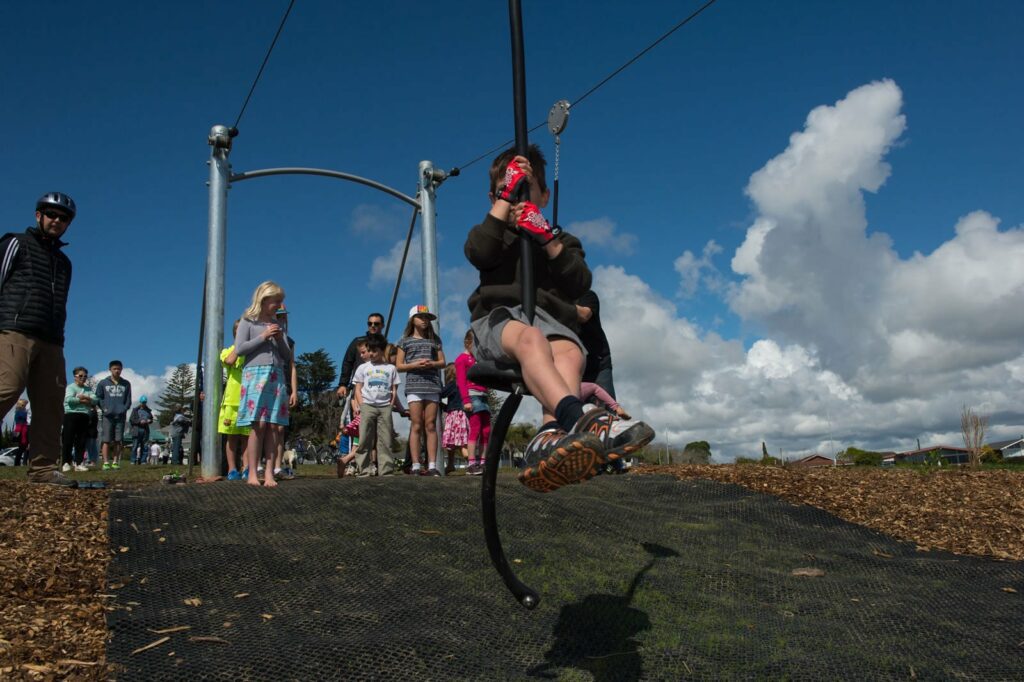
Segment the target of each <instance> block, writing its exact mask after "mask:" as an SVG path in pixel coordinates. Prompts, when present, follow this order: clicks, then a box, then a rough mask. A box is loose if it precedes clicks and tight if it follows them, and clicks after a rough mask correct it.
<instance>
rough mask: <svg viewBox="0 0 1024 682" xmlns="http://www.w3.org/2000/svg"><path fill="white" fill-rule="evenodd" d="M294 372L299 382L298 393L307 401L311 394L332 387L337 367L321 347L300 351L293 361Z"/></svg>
mask: <svg viewBox="0 0 1024 682" xmlns="http://www.w3.org/2000/svg"><path fill="white" fill-rule="evenodd" d="M295 374H296V378H297V379H298V384H299V395H301V396H302V397H304V398H305V399H306V400H307V401H309V400H310V399H311V398H312V397H313V396H316V395H319V394H320V393H323V392H324V391H326V390H328V389H330V388H333V387H334V377H335V376H336V375H337V367H335V365H334V361H332V360H331V357H330V356H329V355H328V354H327V351H326V350H324V349H323V348H317V349H316V350H315V351H313V352H312V353H302V354H301V355H299V357H298V358H297V360H296V362H295Z"/></svg>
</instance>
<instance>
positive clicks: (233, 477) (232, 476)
mask: <svg viewBox="0 0 1024 682" xmlns="http://www.w3.org/2000/svg"><path fill="white" fill-rule="evenodd" d="M228 480H229V481H241V480H242V474H240V473H238V469H233V470H231V471H229V472H228Z"/></svg>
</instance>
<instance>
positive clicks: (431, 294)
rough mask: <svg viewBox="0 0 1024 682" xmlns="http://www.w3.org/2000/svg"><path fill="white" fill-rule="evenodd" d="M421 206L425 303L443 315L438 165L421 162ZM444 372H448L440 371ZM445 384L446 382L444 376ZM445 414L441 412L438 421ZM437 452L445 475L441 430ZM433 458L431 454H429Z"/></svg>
mask: <svg viewBox="0 0 1024 682" xmlns="http://www.w3.org/2000/svg"><path fill="white" fill-rule="evenodd" d="M419 185H420V206H421V207H422V209H421V212H422V213H423V234H422V241H421V250H422V254H423V302H424V303H426V305H427V307H428V308H430V311H431V312H432V313H434V314H435V315H438V314H439V312H440V304H439V301H438V295H437V209H436V207H435V199H436V194H435V190H436V189H437V183H436V178H435V172H434V164H433V163H432V162H430V161H420V183H419ZM434 332H435V333H437V334H438V335H440V334H441V318H440V316H438V319H437V320H435V321H434ZM439 371H442V372H443V371H444V370H439ZM441 381H442V383H444V379H443V377H442V380H441ZM440 417H441V411H440V410H438V418H440ZM437 433H438V438H437V451H436V452H435V453H434V461H435V462H436V463H437V470H438V471H440V472H441V475H442V476H444V473H445V472H444V469H445V466H444V465H445V462H444V449H443V448H442V447H441V438H440V434H441V431H440V429H438V431H437ZM428 456H429V455H428Z"/></svg>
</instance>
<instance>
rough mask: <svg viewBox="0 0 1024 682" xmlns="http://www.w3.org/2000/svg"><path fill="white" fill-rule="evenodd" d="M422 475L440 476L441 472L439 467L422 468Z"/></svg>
mask: <svg viewBox="0 0 1024 682" xmlns="http://www.w3.org/2000/svg"><path fill="white" fill-rule="evenodd" d="M420 475H421V476H440V475H441V472H440V471H438V470H437V469H422V470H421V471H420Z"/></svg>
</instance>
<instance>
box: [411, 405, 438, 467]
mask: <svg viewBox="0 0 1024 682" xmlns="http://www.w3.org/2000/svg"><path fill="white" fill-rule="evenodd" d="M409 421H410V423H411V427H410V428H409V453H410V455H411V457H412V461H413V462H414V463H416V462H419V461H420V451H421V449H422V448H423V442H422V440H421V438H422V434H423V432H424V431H426V434H427V461H428V463H429V464H428V466H431V468H433V467H436V466H437V403H435V402H431V401H422V400H417V401H414V402H411V403H409Z"/></svg>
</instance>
